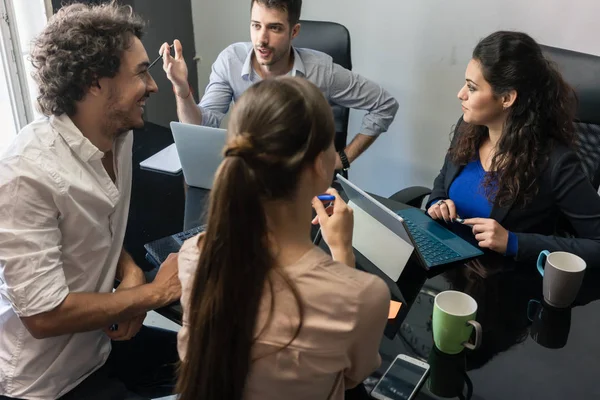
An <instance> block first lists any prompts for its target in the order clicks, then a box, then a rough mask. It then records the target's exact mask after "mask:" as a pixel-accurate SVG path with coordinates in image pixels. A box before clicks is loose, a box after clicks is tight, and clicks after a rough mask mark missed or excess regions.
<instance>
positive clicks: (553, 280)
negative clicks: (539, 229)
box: [537, 250, 586, 308]
mask: <svg viewBox="0 0 600 400" xmlns="http://www.w3.org/2000/svg"><path fill="white" fill-rule="evenodd" d="M585 267H586V264H585V261H583V260H582V259H581V257H578V256H576V255H575V254H571V253H567V252H564V251H556V252H554V253H550V252H549V251H548V250H544V251H542V252H541V253H540V255H539V257H538V260H537V268H538V271H539V272H540V274H541V275H542V276H543V277H544V285H543V286H544V300H545V301H546V303H548V304H549V305H551V306H552V307H556V308H564V307H569V306H570V305H571V304H572V303H573V301H575V298H576V297H577V293H578V292H579V288H580V287H581V282H582V281H583V275H584V274H585Z"/></svg>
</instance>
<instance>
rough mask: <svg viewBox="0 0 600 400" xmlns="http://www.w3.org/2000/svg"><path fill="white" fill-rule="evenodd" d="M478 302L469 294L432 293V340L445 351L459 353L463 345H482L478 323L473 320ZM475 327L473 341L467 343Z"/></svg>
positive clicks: (475, 347) (473, 346) (451, 292)
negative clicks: (434, 294)
mask: <svg viewBox="0 0 600 400" xmlns="http://www.w3.org/2000/svg"><path fill="white" fill-rule="evenodd" d="M476 314H477V302H476V301H475V300H474V299H473V298H472V297H471V296H469V295H468V294H465V293H462V292H457V291H454V290H447V291H445V292H441V293H439V294H438V295H437V296H435V302H434V306H433V341H434V342H435V345H436V346H437V348H438V349H439V350H440V351H442V352H444V353H446V354H458V353H460V352H461V351H463V348H465V347H466V348H467V349H470V350H475V349H477V348H478V347H479V346H481V333H482V330H481V325H480V324H479V322H477V321H475V315H476ZM473 328H475V343H469V338H470V337H471V333H472V332H473Z"/></svg>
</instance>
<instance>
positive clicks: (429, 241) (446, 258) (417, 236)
mask: <svg viewBox="0 0 600 400" xmlns="http://www.w3.org/2000/svg"><path fill="white" fill-rule="evenodd" d="M404 222H405V223H406V227H407V228H408V231H409V232H410V235H411V236H412V238H413V240H414V241H415V243H416V245H417V247H418V248H419V252H420V253H421V256H422V257H423V258H424V259H425V261H426V262H427V263H428V264H429V265H434V264H445V263H447V262H450V261H451V260H453V259H455V258H459V257H460V254H458V253H457V252H455V251H454V250H452V249H451V248H450V247H448V246H446V245H445V244H444V243H442V242H440V241H439V240H436V239H434V238H433V237H432V236H431V235H429V234H428V233H426V232H425V231H424V230H423V229H421V228H419V227H418V226H417V225H415V224H414V223H413V222H411V221H410V220H408V219H404Z"/></svg>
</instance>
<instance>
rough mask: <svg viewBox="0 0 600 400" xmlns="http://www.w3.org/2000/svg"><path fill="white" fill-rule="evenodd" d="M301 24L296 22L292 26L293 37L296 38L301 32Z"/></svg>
mask: <svg viewBox="0 0 600 400" xmlns="http://www.w3.org/2000/svg"><path fill="white" fill-rule="evenodd" d="M300 26H301V25H300V24H296V25H294V27H293V28H292V39H294V38H295V37H296V36H298V34H299V33H300Z"/></svg>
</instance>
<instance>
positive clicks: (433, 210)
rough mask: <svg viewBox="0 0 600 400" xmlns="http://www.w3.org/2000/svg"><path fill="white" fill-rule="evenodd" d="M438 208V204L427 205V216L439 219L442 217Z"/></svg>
mask: <svg viewBox="0 0 600 400" xmlns="http://www.w3.org/2000/svg"><path fill="white" fill-rule="evenodd" d="M439 209H440V208H439V206H437V205H433V206H431V207H429V210H427V214H429V216H430V217H431V218H433V219H440V218H442V215H441V214H440V212H439Z"/></svg>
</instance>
